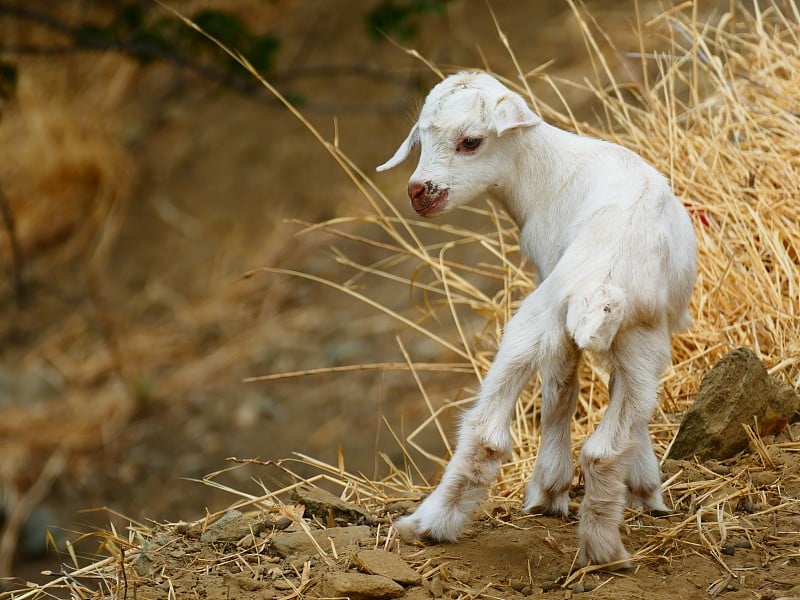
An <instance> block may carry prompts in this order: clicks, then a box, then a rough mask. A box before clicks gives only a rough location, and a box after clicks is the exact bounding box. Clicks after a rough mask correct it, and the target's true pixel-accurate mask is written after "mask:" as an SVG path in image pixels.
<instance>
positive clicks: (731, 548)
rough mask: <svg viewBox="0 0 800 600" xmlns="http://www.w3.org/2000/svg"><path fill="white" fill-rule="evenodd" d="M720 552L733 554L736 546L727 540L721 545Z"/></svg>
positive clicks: (727, 554) (728, 554)
mask: <svg viewBox="0 0 800 600" xmlns="http://www.w3.org/2000/svg"><path fill="white" fill-rule="evenodd" d="M722 553H723V554H724V555H726V556H733V555H734V554H736V546H734V545H733V544H732V543H731V542H728V543H727V544H725V546H723V548H722Z"/></svg>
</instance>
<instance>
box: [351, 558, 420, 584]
mask: <svg viewBox="0 0 800 600" xmlns="http://www.w3.org/2000/svg"><path fill="white" fill-rule="evenodd" d="M353 561H354V562H355V563H356V564H357V565H358V567H359V568H360V569H361V570H362V571H366V572H367V573H371V574H372V575H383V576H384V577H388V578H389V579H391V580H393V581H396V582H397V583H399V584H401V585H419V584H420V583H421V582H422V576H421V575H420V574H419V573H417V572H416V571H415V570H414V569H412V568H411V567H410V566H409V564H408V563H407V562H406V561H404V560H403V559H402V558H401V557H400V556H399V555H398V554H394V553H392V552H387V551H386V550H362V551H361V552H359V553H358V554H356V555H355V556H354V557H353Z"/></svg>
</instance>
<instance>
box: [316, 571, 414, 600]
mask: <svg viewBox="0 0 800 600" xmlns="http://www.w3.org/2000/svg"><path fill="white" fill-rule="evenodd" d="M322 589H323V593H324V594H326V595H328V596H331V597H335V598H350V600H367V599H375V600H378V599H381V598H397V597H399V596H402V595H403V592H404V590H403V586H402V585H400V584H399V583H396V582H394V581H392V580H391V579H389V578H388V577H383V576H382V575H367V574H365V573H328V574H327V575H325V576H324V578H323V581H322Z"/></svg>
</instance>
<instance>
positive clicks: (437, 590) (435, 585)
mask: <svg viewBox="0 0 800 600" xmlns="http://www.w3.org/2000/svg"><path fill="white" fill-rule="evenodd" d="M431 596H433V597H434V598H441V597H442V596H444V586H443V585H442V578H441V577H439V576H438V575H437V576H436V577H434V578H433V579H431Z"/></svg>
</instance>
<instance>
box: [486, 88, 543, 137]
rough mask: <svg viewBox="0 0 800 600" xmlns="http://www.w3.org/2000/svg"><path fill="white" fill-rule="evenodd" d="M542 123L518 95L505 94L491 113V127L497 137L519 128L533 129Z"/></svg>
mask: <svg viewBox="0 0 800 600" xmlns="http://www.w3.org/2000/svg"><path fill="white" fill-rule="evenodd" d="M541 122H542V118H541V117H540V116H539V115H537V114H536V113H535V112H533V111H532V110H531V109H530V108H528V105H527V104H525V100H523V98H522V96H520V95H519V94H506V95H505V96H503V97H501V98H500V99H499V100H498V101H497V104H496V105H495V107H494V112H493V113H492V125H494V129H495V131H496V132H497V135H498V136H502V135H503V134H504V133H506V132H508V131H511V130H512V129H518V128H520V127H533V126H534V125H538V124H539V123H541Z"/></svg>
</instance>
